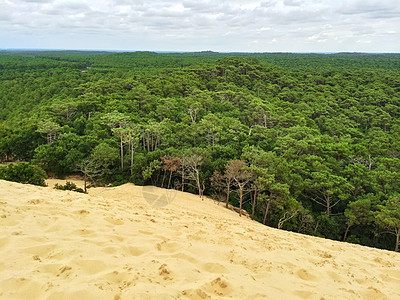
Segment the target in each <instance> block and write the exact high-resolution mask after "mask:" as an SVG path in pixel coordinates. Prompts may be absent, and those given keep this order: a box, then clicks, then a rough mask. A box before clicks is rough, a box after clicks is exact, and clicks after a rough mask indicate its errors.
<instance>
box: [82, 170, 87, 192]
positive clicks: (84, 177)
mask: <svg viewBox="0 0 400 300" xmlns="http://www.w3.org/2000/svg"><path fill="white" fill-rule="evenodd" d="M83 188H84V190H85V193H87V187H86V173H85V174H83Z"/></svg>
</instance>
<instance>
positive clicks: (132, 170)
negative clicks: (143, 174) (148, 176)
mask: <svg viewBox="0 0 400 300" xmlns="http://www.w3.org/2000/svg"><path fill="white" fill-rule="evenodd" d="M131 175H133V142H131Z"/></svg>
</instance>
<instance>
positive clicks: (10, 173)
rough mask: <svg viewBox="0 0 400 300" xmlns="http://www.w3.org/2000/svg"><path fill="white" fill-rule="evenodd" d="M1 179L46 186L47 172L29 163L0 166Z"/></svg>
mask: <svg viewBox="0 0 400 300" xmlns="http://www.w3.org/2000/svg"><path fill="white" fill-rule="evenodd" d="M0 179H4V180H9V181H15V182H20V183H29V184H34V185H40V186H46V181H45V180H46V179H47V174H46V172H45V171H44V170H43V169H42V168H40V167H38V166H35V165H31V164H30V163H27V162H20V163H16V164H9V165H7V166H0Z"/></svg>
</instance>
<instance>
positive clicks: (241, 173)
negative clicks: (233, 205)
mask: <svg viewBox="0 0 400 300" xmlns="http://www.w3.org/2000/svg"><path fill="white" fill-rule="evenodd" d="M246 167H247V164H246V162H245V161H243V160H232V161H230V162H229V163H228V165H227V166H226V172H225V174H226V176H229V177H230V178H233V180H234V182H235V183H236V185H237V186H238V188H239V215H240V216H242V204H243V190H244V187H245V186H246V185H247V184H248V183H249V182H250V181H251V180H252V179H253V174H252V172H251V171H249V170H247V169H246Z"/></svg>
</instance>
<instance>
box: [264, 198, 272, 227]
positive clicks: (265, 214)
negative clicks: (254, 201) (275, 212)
mask: <svg viewBox="0 0 400 300" xmlns="http://www.w3.org/2000/svg"><path fill="white" fill-rule="evenodd" d="M270 204H271V200H269V201H268V202H267V207H266V208H265V213H264V220H263V224H264V225H265V223H266V222H267V215H268V211H269V206H270Z"/></svg>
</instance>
